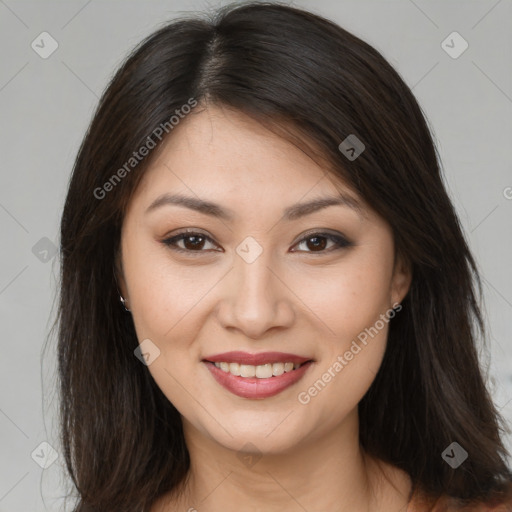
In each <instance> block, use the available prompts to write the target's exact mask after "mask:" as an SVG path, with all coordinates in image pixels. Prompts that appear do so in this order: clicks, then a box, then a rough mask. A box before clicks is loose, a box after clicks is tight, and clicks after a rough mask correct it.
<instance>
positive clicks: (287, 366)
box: [205, 359, 313, 379]
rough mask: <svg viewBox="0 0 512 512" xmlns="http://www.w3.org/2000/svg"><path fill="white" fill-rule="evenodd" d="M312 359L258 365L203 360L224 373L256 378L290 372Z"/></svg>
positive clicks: (267, 377) (265, 377)
mask: <svg viewBox="0 0 512 512" xmlns="http://www.w3.org/2000/svg"><path fill="white" fill-rule="evenodd" d="M312 361H313V360H312V359H310V360H308V361H305V362H303V363H292V362H278V363H266V364H260V365H251V364H240V363H228V362H213V361H208V360H205V362H206V363H210V364H213V365H215V366H216V367H217V368H219V369H220V370H222V371H223V372H225V373H229V374H231V375H234V376H236V377H243V378H257V379H269V378H271V377H279V376H280V375H283V374H284V373H290V372H293V371H295V370H297V369H299V368H300V367H301V366H304V365H305V364H308V363H311V362H312Z"/></svg>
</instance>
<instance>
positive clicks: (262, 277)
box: [217, 251, 295, 339]
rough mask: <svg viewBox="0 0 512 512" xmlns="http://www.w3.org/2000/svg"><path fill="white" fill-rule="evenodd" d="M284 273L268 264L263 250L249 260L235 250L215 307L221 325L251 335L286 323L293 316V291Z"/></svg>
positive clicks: (293, 317) (252, 337)
mask: <svg viewBox="0 0 512 512" xmlns="http://www.w3.org/2000/svg"><path fill="white" fill-rule="evenodd" d="M274 266H275V265H274ZM284 277H285V276H283V275H280V272H279V270H278V269H274V268H272V261H271V255H270V254H268V255H267V253H266V251H263V253H262V254H260V256H259V257H258V258H257V259H256V260H255V261H253V262H252V263H248V262H247V261H245V260H244V259H243V258H241V257H239V256H238V254H235V256H234V261H233V269H232V270H231V271H230V272H229V274H228V276H226V279H225V280H224V283H223V289H222V298H221V300H220V304H219V306H218V309H217V317H218V319H219V321H220V322H221V324H222V326H223V327H224V328H225V329H228V330H232V331H239V332H240V333H241V334H242V335H243V336H244V337H247V338H251V339H261V338H263V337H265V335H266V334H267V332H268V331H270V330H273V329H284V328H287V327H290V326H291V325H292V324H293V322H294V320H295V308H294V304H293V297H294V294H293V292H292V291H291V290H290V288H289V286H290V284H288V283H286V280H285V279H284Z"/></svg>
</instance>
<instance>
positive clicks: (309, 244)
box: [297, 233, 352, 252]
mask: <svg viewBox="0 0 512 512" xmlns="http://www.w3.org/2000/svg"><path fill="white" fill-rule="evenodd" d="M329 242H332V245H330V246H329V248H328V249H327V250H325V249H326V247H327V246H328V243H329ZM301 245H302V246H303V247H306V250H304V251H303V250H301V251H299V252H331V251H332V250H336V249H342V248H344V247H349V246H350V245H352V243H351V242H349V241H348V240H347V239H346V238H345V237H343V236H340V235H335V234H332V233H312V234H310V235H308V236H306V237H304V238H303V239H302V240H301V241H300V242H299V243H298V244H297V246H301Z"/></svg>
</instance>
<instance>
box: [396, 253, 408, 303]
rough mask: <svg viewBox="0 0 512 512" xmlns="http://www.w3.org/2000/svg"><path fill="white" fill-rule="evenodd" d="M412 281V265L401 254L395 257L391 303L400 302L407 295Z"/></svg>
mask: <svg viewBox="0 0 512 512" xmlns="http://www.w3.org/2000/svg"><path fill="white" fill-rule="evenodd" d="M411 282H412V268H411V265H410V263H409V262H408V261H406V259H405V258H404V257H402V256H401V255H400V254H398V255H397V257H396V258H395V266H394V269H393V278H392V283H391V301H392V302H391V304H392V305H393V304H396V303H398V304H400V303H401V302H402V300H403V299H404V297H405V296H406V295H407V292H408V291H409V288H410V287H411Z"/></svg>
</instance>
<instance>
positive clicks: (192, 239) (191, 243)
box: [162, 231, 216, 253]
mask: <svg viewBox="0 0 512 512" xmlns="http://www.w3.org/2000/svg"><path fill="white" fill-rule="evenodd" d="M162 243H164V244H165V245H167V246H168V247H170V248H171V249H173V250H176V251H183V252H198V253H199V252H206V250H211V248H208V247H207V249H205V245H207V244H211V245H212V246H213V247H216V245H215V244H214V243H213V241H212V239H211V238H210V237H208V236H206V235H204V234H203V233H195V232H191V231H190V232H189V231H187V232H184V233H179V234H177V235H175V236H173V237H171V238H167V239H165V240H162ZM179 244H181V245H179ZM214 250H215V249H214Z"/></svg>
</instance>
